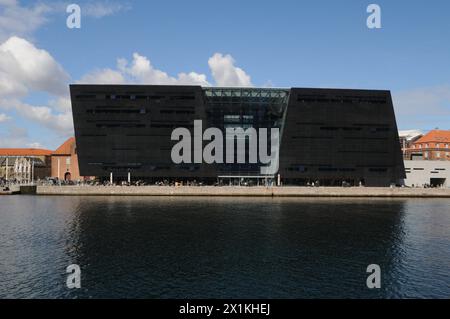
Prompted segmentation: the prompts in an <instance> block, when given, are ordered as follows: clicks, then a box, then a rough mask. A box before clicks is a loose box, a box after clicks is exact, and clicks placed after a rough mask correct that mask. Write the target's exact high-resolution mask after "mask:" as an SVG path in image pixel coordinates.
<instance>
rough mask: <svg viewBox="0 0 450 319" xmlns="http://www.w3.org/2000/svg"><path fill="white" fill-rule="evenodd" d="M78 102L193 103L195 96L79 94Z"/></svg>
mask: <svg viewBox="0 0 450 319" xmlns="http://www.w3.org/2000/svg"><path fill="white" fill-rule="evenodd" d="M76 99H77V100H95V99H106V100H161V99H168V100H170V101H192V100H195V95H172V96H170V95H135V94H124V95H120V94H106V95H103V94H99V95H97V94H79V95H77V96H76Z"/></svg>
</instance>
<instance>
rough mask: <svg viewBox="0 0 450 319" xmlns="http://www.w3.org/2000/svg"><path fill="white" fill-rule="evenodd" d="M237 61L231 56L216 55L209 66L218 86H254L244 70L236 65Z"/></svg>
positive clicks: (209, 61)
mask: <svg viewBox="0 0 450 319" xmlns="http://www.w3.org/2000/svg"><path fill="white" fill-rule="evenodd" d="M234 63H235V61H234V59H233V57H232V56H231V55H229V54H227V55H223V54H221V53H215V54H214V55H213V56H212V57H211V58H210V59H209V60H208V65H209V68H210V69H211V73H212V76H213V78H214V80H215V82H216V85H218V86H245V87H249V86H253V84H252V82H251V78H250V76H249V75H247V73H245V71H244V70H242V69H241V68H238V67H236V66H235V65H234Z"/></svg>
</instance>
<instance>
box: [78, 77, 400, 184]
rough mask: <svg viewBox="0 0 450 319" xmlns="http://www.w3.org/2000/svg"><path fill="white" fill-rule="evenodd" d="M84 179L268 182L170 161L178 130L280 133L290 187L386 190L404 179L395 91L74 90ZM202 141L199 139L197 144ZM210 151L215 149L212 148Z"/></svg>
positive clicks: (226, 167) (247, 167) (238, 167)
mask: <svg viewBox="0 0 450 319" xmlns="http://www.w3.org/2000/svg"><path fill="white" fill-rule="evenodd" d="M70 91H71V99H72V111H73V119H74V127H75V137H76V141H77V153H78V159H79V165H80V173H81V175H83V176H98V177H103V178H107V177H108V176H109V174H110V172H113V174H114V176H115V177H120V178H125V177H126V176H127V174H128V172H131V174H132V176H133V179H136V178H142V179H162V178H168V179H189V180H193V179H196V180H199V181H200V180H205V181H208V182H210V181H214V180H217V177H218V176H224V175H227V176H228V175H233V176H234V175H240V176H242V175H243V176H255V175H259V168H260V167H259V165H255V164H217V165H207V164H195V163H194V164H181V165H175V164H174V163H173V162H172V160H171V156H170V154H171V149H172V146H173V145H174V144H175V143H176V142H174V141H171V139H170V137H171V133H172V130H173V129H174V128H177V127H186V128H188V129H189V130H191V131H192V128H193V121H194V120H202V121H203V124H204V127H203V129H206V128H207V127H218V128H221V129H224V128H225V127H227V126H230V125H231V126H233V125H237V126H243V127H254V128H269V129H270V128H271V127H279V128H280V129H281V149H280V168H279V174H280V175H281V178H282V181H283V183H285V184H297V185H304V184H306V183H308V182H311V181H317V180H318V181H320V183H321V184H322V185H339V184H341V183H342V181H344V180H345V181H348V182H350V183H351V184H358V183H359V182H360V181H362V182H363V183H364V184H366V185H368V186H387V185H389V184H391V183H398V182H399V181H400V180H401V179H402V178H404V177H405V176H404V168H403V161H402V157H401V151H400V144H399V141H398V133H397V126H396V120H395V114H394V110H393V105H392V99H391V95H390V92H389V91H375V90H337V89H300V88H293V89H261V88H202V87H200V86H157V85H71V86H70ZM192 135H193V134H192ZM204 145H206V143H204Z"/></svg>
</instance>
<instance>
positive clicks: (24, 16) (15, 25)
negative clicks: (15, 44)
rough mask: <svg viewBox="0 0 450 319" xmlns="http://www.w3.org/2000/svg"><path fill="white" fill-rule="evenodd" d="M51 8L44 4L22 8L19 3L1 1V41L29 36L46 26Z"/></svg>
mask: <svg viewBox="0 0 450 319" xmlns="http://www.w3.org/2000/svg"><path fill="white" fill-rule="evenodd" d="M51 11H52V9H51V7H50V6H49V5H47V4H45V3H43V2H38V3H36V4H34V5H33V6H29V7H24V6H20V4H19V1H15V0H0V41H4V40H5V39H7V38H9V37H11V36H13V35H15V36H29V35H31V34H32V33H33V32H34V31H36V30H37V29H38V28H39V27H41V26H42V25H43V24H45V23H46V22H47V21H48V20H47V15H48V14H49V13H50V12H51Z"/></svg>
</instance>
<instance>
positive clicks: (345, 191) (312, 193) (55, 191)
mask: <svg viewBox="0 0 450 319" xmlns="http://www.w3.org/2000/svg"><path fill="white" fill-rule="evenodd" d="M36 193H37V195H64V196H70V195H73V196H247V197H394V198H396V197H399V198H402V197H403V198H408V197H409V198H414V197H417V198H450V189H449V188H446V189H431V188H427V189H423V188H381V187H380V188H378V187H377V188H375V187H374V188H372V187H351V188H344V187H342V188H341V187H228V186H224V187H214V186H202V187H189V186H181V187H169V186H167V187H166V186H140V187H134V186H130V187H127V186H38V187H37V192H36Z"/></svg>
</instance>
